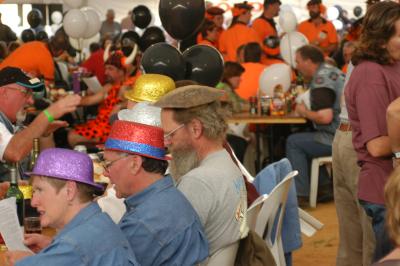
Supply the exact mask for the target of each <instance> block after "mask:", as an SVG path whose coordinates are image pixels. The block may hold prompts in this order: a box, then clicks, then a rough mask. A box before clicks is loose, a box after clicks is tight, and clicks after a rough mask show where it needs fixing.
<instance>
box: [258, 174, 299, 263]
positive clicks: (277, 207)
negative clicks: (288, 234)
mask: <svg viewBox="0 0 400 266" xmlns="http://www.w3.org/2000/svg"><path fill="white" fill-rule="evenodd" d="M297 174H298V172H297V171H292V172H290V173H289V174H288V175H287V176H286V177H285V178H284V179H283V180H282V181H281V182H280V183H279V184H278V185H277V186H276V187H275V188H274V189H273V190H272V191H271V193H270V194H269V195H268V197H267V198H266V199H265V200H264V203H263V204H262V207H261V210H260V212H259V214H258V216H257V219H256V223H255V232H256V233H257V234H259V235H260V236H261V237H262V238H263V239H264V240H265V241H266V244H267V246H268V248H269V249H270V250H271V253H272V255H273V256H274V259H275V262H276V265H277V266H285V265H286V262H285V255H284V252H283V247H282V239H281V229H282V222H283V215H284V213H285V207H286V200H287V196H288V192H289V189H290V185H291V183H292V182H293V177H295V176H296V175H297ZM277 217H278V218H277ZM276 219H277V223H276V225H275V227H276V230H275V235H274V236H273V235H272V233H273V228H274V224H275V220H276Z"/></svg>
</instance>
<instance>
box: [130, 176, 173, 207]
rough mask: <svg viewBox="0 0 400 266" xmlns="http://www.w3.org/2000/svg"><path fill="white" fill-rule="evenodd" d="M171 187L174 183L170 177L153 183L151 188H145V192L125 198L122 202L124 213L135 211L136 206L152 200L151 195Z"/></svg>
mask: <svg viewBox="0 0 400 266" xmlns="http://www.w3.org/2000/svg"><path fill="white" fill-rule="evenodd" d="M172 186H174V182H173V180H172V178H171V176H170V175H167V176H165V177H163V178H161V179H160V180H158V181H157V182H155V183H153V184H152V185H151V186H149V187H147V188H146V189H145V190H143V191H141V192H139V193H137V194H134V195H131V196H129V197H128V198H126V199H125V201H124V203H125V206H126V211H127V212H129V211H131V210H133V209H135V208H136V206H138V205H140V204H141V203H142V202H144V201H146V200H147V199H148V198H152V197H153V194H156V193H159V192H160V191H162V190H164V189H166V188H169V187H172Z"/></svg>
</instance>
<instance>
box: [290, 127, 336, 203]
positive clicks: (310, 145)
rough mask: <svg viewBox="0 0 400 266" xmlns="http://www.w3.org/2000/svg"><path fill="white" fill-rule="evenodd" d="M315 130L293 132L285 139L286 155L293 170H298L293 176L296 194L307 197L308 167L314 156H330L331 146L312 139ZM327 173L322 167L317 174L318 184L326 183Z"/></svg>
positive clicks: (308, 187) (308, 185)
mask: <svg viewBox="0 0 400 266" xmlns="http://www.w3.org/2000/svg"><path fill="white" fill-rule="evenodd" d="M314 136H315V132H304V133H295V134H292V135H290V136H289V137H288V139H287V141H286V157H287V158H288V159H289V161H290V163H291V164H292V167H293V170H297V171H299V175H298V176H296V177H295V179H294V180H295V184H296V190H297V196H303V197H308V196H309V194H310V168H311V161H312V159H314V158H318V157H323V156H331V155H332V146H330V145H325V144H322V143H319V142H316V141H315V140H314ZM329 182H330V181H329V177H328V173H327V171H326V169H325V167H323V169H321V171H320V175H319V182H318V183H319V184H320V185H324V184H328V183H329Z"/></svg>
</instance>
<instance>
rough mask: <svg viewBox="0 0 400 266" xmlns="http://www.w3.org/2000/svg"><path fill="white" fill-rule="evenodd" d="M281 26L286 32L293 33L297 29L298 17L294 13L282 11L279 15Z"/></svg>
mask: <svg viewBox="0 0 400 266" xmlns="http://www.w3.org/2000/svg"><path fill="white" fill-rule="evenodd" d="M279 25H280V26H281V28H282V30H283V31H285V32H293V31H295V30H296V28H297V17H296V15H295V14H294V12H293V11H282V12H280V13H279Z"/></svg>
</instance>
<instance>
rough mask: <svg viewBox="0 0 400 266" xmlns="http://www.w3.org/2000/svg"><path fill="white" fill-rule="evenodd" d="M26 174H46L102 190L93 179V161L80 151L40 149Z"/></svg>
mask: <svg viewBox="0 0 400 266" xmlns="http://www.w3.org/2000/svg"><path fill="white" fill-rule="evenodd" d="M26 175H28V176H33V175H37V176H47V177H53V178H58V179H63V180H72V181H76V182H80V183H84V184H87V185H90V186H93V187H95V188H97V189H101V190H103V187H102V186H101V185H98V184H96V183H95V182H94V181H93V162H92V160H91V159H90V157H89V156H88V155H87V154H85V153H82V152H78V151H73V150H67V149H60V148H51V149H46V150H44V151H42V152H41V153H40V155H39V157H38V159H37V161H36V164H35V167H34V168H33V171H32V172H29V173H26Z"/></svg>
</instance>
